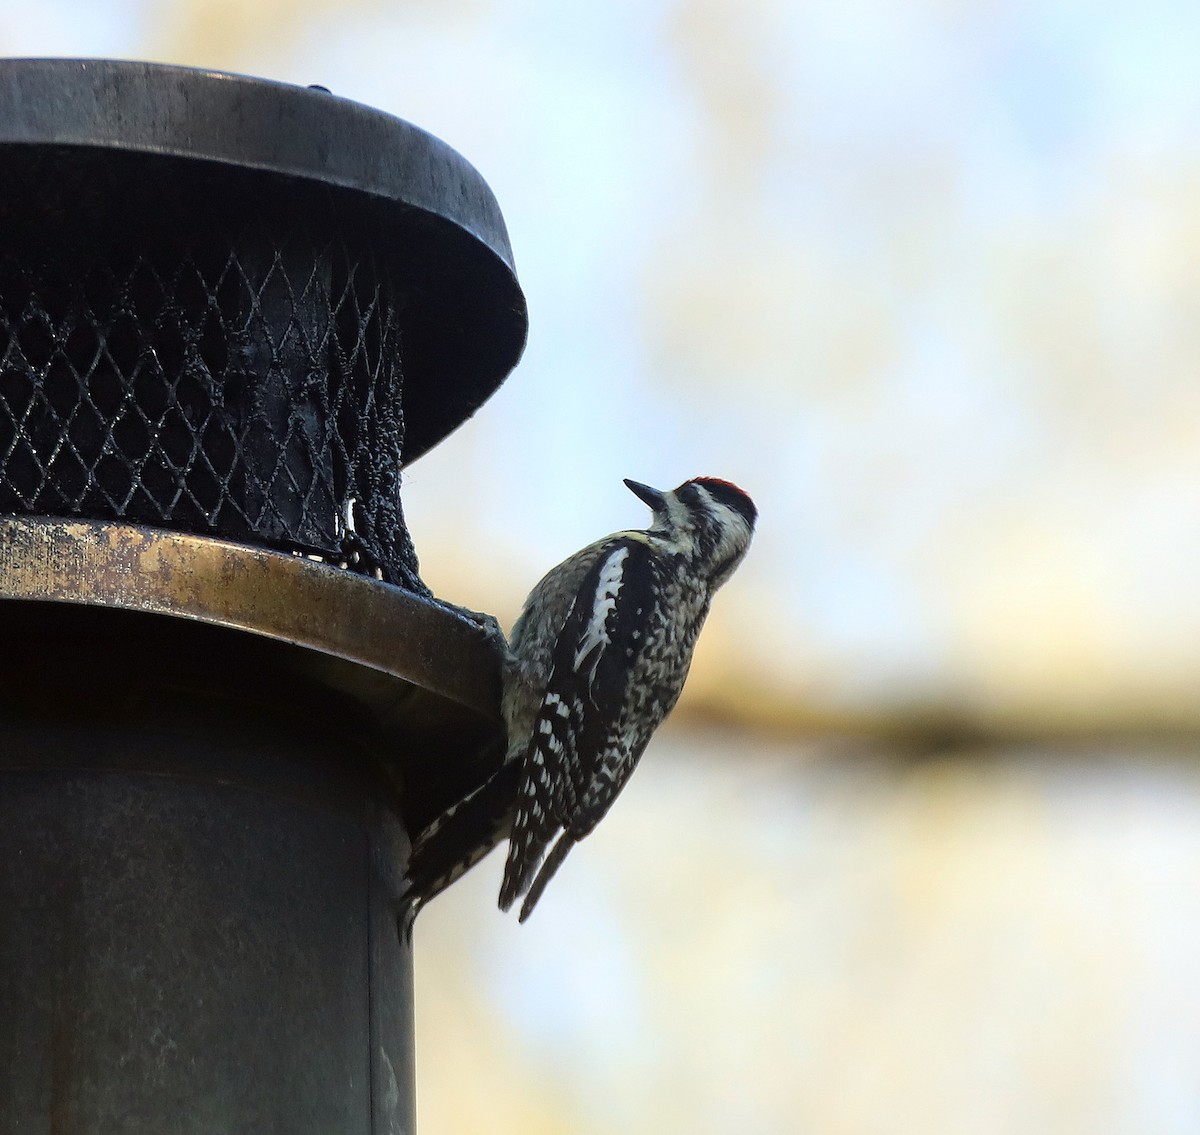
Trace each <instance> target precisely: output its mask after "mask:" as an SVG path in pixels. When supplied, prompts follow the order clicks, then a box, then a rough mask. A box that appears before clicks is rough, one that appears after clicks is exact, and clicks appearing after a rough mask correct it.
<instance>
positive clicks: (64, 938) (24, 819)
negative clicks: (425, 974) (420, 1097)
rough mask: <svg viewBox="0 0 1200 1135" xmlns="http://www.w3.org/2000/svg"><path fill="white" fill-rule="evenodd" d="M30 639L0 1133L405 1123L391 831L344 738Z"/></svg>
mask: <svg viewBox="0 0 1200 1135" xmlns="http://www.w3.org/2000/svg"><path fill="white" fill-rule="evenodd" d="M0 606H2V605H0ZM0 613H2V612H0ZM129 617H130V616H126V618H129ZM79 641H80V642H81V643H88V644H89V645H91V644H92V642H93V640H92V639H91V638H90V637H88V636H87V635H86V633H85V635H84V636H83V637H82V638H81V639H79ZM10 645H11V643H10ZM31 646H32V647H33V649H32V655H33V656H34V657H33V658H31V666H32V668H33V671H34V674H33V675H32V676H31V675H29V674H28V673H27V675H26V683H25V685H24V687H23V694H24V696H23V697H21V698H20V699H18V700H14V699H13V698H11V697H10V696H0V1006H2V1011H0V1019H2V1022H3V1024H2V1026H0V1131H4V1132H14V1133H16V1132H23V1131H29V1132H46V1131H48V1132H53V1133H54V1135H85V1133H86V1135H137V1133H146V1135H150V1133H159V1132H173V1133H175V1135H241V1133H243V1132H250V1131H253V1132H263V1133H264V1135H270V1133H278V1135H328V1133H329V1132H339V1133H344V1135H395V1133H398V1132H410V1131H411V1130H412V1111H413V1100H412V1077H411V1069H412V1061H413V1055H412V1048H411V1031H410V1030H411V1013H412V991H411V978H410V975H411V957H410V954H409V948H408V946H407V944H406V943H405V942H404V941H403V940H402V939H400V938H399V937H398V935H397V934H396V928H395V915H396V910H397V904H398V895H397V892H398V885H399V884H398V867H399V864H400V863H402V854H403V850H404V848H403V835H402V834H401V832H400V828H399V824H398V822H397V821H396V819H395V818H394V816H393V815H392V814H391V811H390V809H389V807H388V806H387V804H386V803H385V800H386V793H385V792H384V791H381V788H380V785H379V784H378V783H377V782H376V780H375V778H374V777H373V775H372V774H371V772H370V768H371V766H370V763H369V761H368V760H367V759H366V755H365V754H364V752H363V751H362V749H361V747H360V746H359V745H358V744H356V742H355V739H354V737H353V735H352V731H351V730H347V731H346V732H345V733H342V732H340V731H339V730H338V729H337V728H335V727H332V726H333V725H334V724H335V722H336V718H330V717H329V715H328V714H327V713H325V712H320V711H321V710H325V709H327V708H328V707H324V706H320V707H316V706H315V707H314V712H311V713H310V714H307V715H306V714H302V713H287V714H285V713H280V712H276V711H274V710H262V709H260V708H258V707H257V706H255V705H253V704H252V701H253V698H254V695H255V691H254V690H252V689H251V690H246V691H237V690H234V689H228V690H226V691H225V694H224V696H216V694H215V690H214V689H209V690H206V691H204V692H203V693H202V694H200V695H197V694H195V693H193V692H190V691H186V690H181V689H178V688H176V689H174V690H172V689H171V688H170V687H171V683H170V682H169V681H167V680H165V679H163V678H160V676H159V675H158V674H139V673H137V672H136V671H134V672H130V671H129V670H128V669H126V668H125V666H126V664H127V662H128V658H123V657H121V656H120V653H119V651H118V653H117V656H116V657H111V656H105V655H100V656H97V657H96V658H94V659H92V660H91V665H92V667H93V668H94V669H95V671H96V672H97V674H98V676H100V675H99V671H102V670H104V669H105V668H114V669H115V668H116V667H121V670H120V672H119V673H114V674H106V675H103V676H100V677H101V680H100V681H98V682H97V684H96V685H95V686H94V687H92V688H90V689H89V688H88V687H87V686H86V684H84V685H82V686H81V684H80V683H81V681H83V682H84V683H86V678H85V676H84V673H85V672H84V671H83V669H82V668H81V667H79V666H78V665H75V664H70V663H68V664H67V665H65V666H63V667H61V668H57V669H56V668H52V667H47V666H45V665H40V664H39V663H45V662H46V661H48V659H46V658H45V657H42V658H38V657H37V655H38V654H39V645H38V644H37V643H32V644H31ZM154 661H156V662H158V661H161V660H158V659H156V660H154ZM114 679H116V680H114ZM215 685H219V683H214V686H215ZM114 691H119V693H118V694H117V696H115V697H114ZM10 693H11V687H10V686H6V687H5V689H4V691H3V694H4V695H9V694H10ZM239 695H240V696H239Z"/></svg>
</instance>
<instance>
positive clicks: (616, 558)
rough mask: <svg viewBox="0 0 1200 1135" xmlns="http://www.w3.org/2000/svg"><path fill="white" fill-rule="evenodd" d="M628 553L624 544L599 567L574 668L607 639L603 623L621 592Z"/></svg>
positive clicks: (577, 667) (576, 652)
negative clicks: (586, 623) (593, 598)
mask: <svg viewBox="0 0 1200 1135" xmlns="http://www.w3.org/2000/svg"><path fill="white" fill-rule="evenodd" d="M628 555H629V549H628V548H626V547H624V546H622V547H620V548H617V549H615V550H614V551H613V552H612V554H611V555H609V557H608V559H607V560H605V561H604V565H603V566H602V567H601V568H600V579H599V581H598V582H597V586H596V601H595V604H594V605H593V607H592V617H591V618H590V619H589V620H588V625H587V628H586V629H585V630H584V632H583V637H582V638H581V639H580V640H579V646H578V648H577V649H576V651H575V669H576V670H578V669H579V667H580V666H582V665H583V660H584V659H585V658H586V657H587V656H588V654H590V653H591V652H592V651H593V650H594V649H595V648H596V647H597V646H602V645H603V644H604V643H605V642H606V641H607V640H608V635H607V633H606V632H605V627H604V624H605V623H606V622H607V621H608V616H609V615H610V614H612V610H613V608H614V607H615V606H616V605H617V596H618V595H619V594H620V592H621V582H622V579H623V578H624V570H625V557H626V556H628Z"/></svg>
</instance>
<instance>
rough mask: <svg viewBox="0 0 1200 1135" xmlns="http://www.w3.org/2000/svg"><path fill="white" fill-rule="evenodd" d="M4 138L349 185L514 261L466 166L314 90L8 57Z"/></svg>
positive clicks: (399, 122) (1, 73)
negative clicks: (443, 224) (439, 221)
mask: <svg viewBox="0 0 1200 1135" xmlns="http://www.w3.org/2000/svg"><path fill="white" fill-rule="evenodd" d="M4 143H35V144H38V145H59V146H61V145H73V146H91V147H104V148H108V149H118V150H128V151H139V152H142V153H148V154H168V155H171V156H173V157H181V158H196V159H202V160H205V161H218V162H224V163H227V164H230V165H238V166H244V167H249V168H253V169H261V170H269V171H271V172H273V173H284V174H288V175H290V176H292V177H300V178H304V179H305V180H310V181H321V182H324V183H326V184H328V185H340V186H344V187H346V188H348V189H357V190H361V191H362V192H364V193H370V194H372V195H374V196H377V197H383V198H386V199H387V200H389V201H394V202H396V203H397V204H398V205H403V206H406V207H408V208H411V209H420V210H422V211H424V212H426V213H429V214H430V215H431V216H435V217H438V218H440V219H442V220H445V221H448V222H450V223H452V224H454V225H456V226H458V227H459V228H461V229H463V230H464V231H466V232H468V233H470V234H471V235H472V236H473V237H475V239H476V240H478V241H479V242H480V243H481V244H483V245H484V246H485V247H486V248H487V249H488V250H489V251H490V252H491V253H492V254H493V255H495V256H496V257H497V258H498V259H500V260H501V261H503V262H504V263H505V264H506V265H507V266H508V268H509V269H510V271H512V270H514V269H513V256H512V248H511V247H510V245H509V241H508V232H507V230H506V229H505V226H504V218H503V216H502V215H501V213H500V207H499V205H498V204H497V203H496V198H495V197H494V195H493V194H492V191H491V189H489V188H488V185H487V183H486V182H485V181H484V180H483V178H482V177H481V176H480V175H479V172H478V171H477V170H476V169H475V168H474V166H472V165H471V164H470V163H469V162H468V161H467V160H466V159H465V158H464V157H463V156H462V155H461V154H459V153H458V152H457V151H455V150H454V149H452V148H451V147H450V146H448V145H446V143H445V142H443V141H441V140H440V139H439V138H435V137H433V135H431V134H427V133H426V132H425V131H424V130H421V129H420V128H419V127H417V126H413V125H412V124H411V123H409V122H405V121H404V120H403V119H400V118H395V117H394V116H392V115H390V114H385V113H384V112H383V111H380V110H375V109H374V108H372V107H369V106H364V105H363V104H362V103H357V102H353V101H351V100H350V99H345V98H339V97H337V96H336V95H335V94H331V93H330V92H328V91H327V90H324V89H321V88H316V87H298V86H293V85H292V84H290V83H275V82H270V81H268V80H266V79H257V78H251V77H249V76H246V75H232V74H228V73H226V72H222V71H210V70H201V69H198V68H193V67H173V66H167V65H164V64H161V63H143V62H137V61H130V60H117V59H4V60H0V145H2V144H4Z"/></svg>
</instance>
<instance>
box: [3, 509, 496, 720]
mask: <svg viewBox="0 0 1200 1135" xmlns="http://www.w3.org/2000/svg"><path fill="white" fill-rule="evenodd" d="M0 599H17V600H26V601H42V602H46V601H48V602H67V603H85V604H90V605H95V606H102V607H115V608H120V609H124V610H129V611H143V612H148V613H152V614H159V615H172V616H178V617H182V618H187V619H195V620H197V621H200V622H204V623H210V624H213V625H216V626H223V627H231V628H236V629H239V630H245V631H251V632H252V633H254V634H256V635H263V636H266V637H268V638H272V639H276V640H279V641H282V642H288V643H293V644H295V645H298V646H303V647H306V648H309V649H311V650H314V651H318V652H320V653H321V654H324V655H328V656H332V657H334V658H340V659H343V660H345V661H347V662H351V663H354V664H356V665H358V666H362V667H366V668H368V669H370V670H373V671H376V672H378V673H379V674H381V675H386V676H388V677H390V678H394V679H399V680H401V681H403V682H406V683H411V684H413V685H416V686H419V687H421V688H422V689H424V690H427V691H429V692H431V693H433V694H436V695H438V696H440V697H444V698H448V699H449V700H451V701H453V702H456V703H458V704H459V705H462V706H465V707H467V708H469V709H471V710H472V711H474V712H475V713H477V714H479V715H481V716H484V717H490V718H492V719H495V720H498V707H499V663H498V655H497V653H496V650H495V646H494V644H493V643H491V642H490V641H489V640H488V638H487V636H486V635H485V634H484V632H483V630H482V628H481V627H480V626H479V625H478V624H476V623H474V622H472V621H471V620H469V619H467V618H466V617H464V616H463V615H461V614H459V613H458V612H456V611H455V610H454V609H453V608H451V607H447V606H443V605H440V604H437V603H434V602H431V601H429V600H425V599H421V598H419V597H417V596H415V595H413V594H411V593H410V592H407V591H404V590H402V589H400V588H398V587H390V586H388V585H387V584H384V583H380V582H378V581H377V580H372V579H366V578H364V577H362V576H360V575H355V574H354V573H353V572H348V571H344V570H342V569H339V568H336V567H332V566H330V565H328V564H323V563H317V562H314V561H313V560H310V559H307V558H305V557H300V556H288V555H284V554H282V553H279V552H271V551H267V550H265V549H262V548H254V547H249V546H246V545H241V544H233V543H228V542H226V541H222V540H213V539H208V538H205V537H199V536H188V535H184V534H181V533H175V532H168V531H165V530H162V529H153V528H139V527H134V526H127V525H117V524H104V523H99V522H92V521H70V520H58V519H41V518H32V517H0Z"/></svg>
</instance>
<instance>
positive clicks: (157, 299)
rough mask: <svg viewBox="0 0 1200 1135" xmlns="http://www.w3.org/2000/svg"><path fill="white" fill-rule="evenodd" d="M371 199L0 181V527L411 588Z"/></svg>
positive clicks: (396, 410)
mask: <svg viewBox="0 0 1200 1135" xmlns="http://www.w3.org/2000/svg"><path fill="white" fill-rule="evenodd" d="M378 231H379V230H378V229H373V228H372V206H371V203H370V202H364V201H363V200H362V199H356V200H355V201H354V202H353V206H352V207H347V205H346V203H345V199H344V198H343V197H341V196H340V195H339V194H338V193H337V191H335V190H327V189H323V188H321V187H313V186H310V185H307V184H305V183H300V182H297V181H294V180H292V179H288V178H285V177H282V176H278V175H270V174H264V173H257V172H256V173H249V172H246V171H241V170H236V169H228V168H220V167H215V166H208V165H203V164H199V163H182V162H180V161H178V160H176V159H172V158H165V157H148V156H141V155H128V154H115V153H100V152H95V151H84V150H68V149H61V150H56V149H46V148H37V149H35V148H32V147H30V148H24V147H10V148H7V149H6V150H5V152H4V160H3V161H2V162H0V512H3V513H18V514H20V513H26V514H41V515H53V516H68V517H88V518H92V519H100V520H125V521H131V522H136V523H143V524H151V525H158V526H162V527H167V528H173V529H178V530H183V531H187V532H195V533H202V534H208V535H217V536H222V537H225V538H227V539H232V540H239V541H243V542H250V543H258V544H266V545H269V546H271V547H274V548H279V549H284V550H290V551H295V552H301V553H307V554H315V555H319V556H321V557H323V558H326V559H329V560H331V561H334V562H339V563H345V564H347V565H348V566H350V567H353V568H356V569H357V570H361V571H365V572H369V573H376V574H379V575H380V576H381V577H382V578H384V579H387V580H389V581H391V582H395V583H398V584H400V585H402V586H406V587H408V588H410V589H412V590H417V591H422V592H423V591H424V590H425V589H424V586H423V584H422V583H421V582H420V579H419V577H418V575H417V563H416V556H415V554H414V552H413V548H412V544H411V541H410V539H409V536H408V533H407V530H406V528H405V526H404V519H403V515H402V512H401V507H400V454H401V447H402V443H403V438H404V420H403V414H402V375H401V368H400V319H401V314H402V313H401V308H402V304H403V292H402V289H401V287H400V282H399V280H398V279H397V278H394V277H397V276H399V275H400V273H398V272H397V271H396V269H395V266H394V265H393V264H390V263H388V262H387V261H386V260H385V259H384V258H383V257H382V256H380V255H376V254H375V253H373V252H372V247H373V245H372V240H371V236H372V234H373V233H374V234H375V235H376V236H377V234H378Z"/></svg>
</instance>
